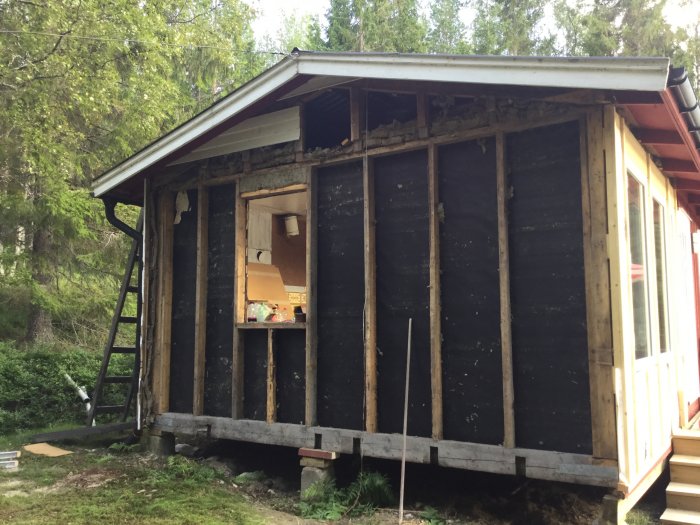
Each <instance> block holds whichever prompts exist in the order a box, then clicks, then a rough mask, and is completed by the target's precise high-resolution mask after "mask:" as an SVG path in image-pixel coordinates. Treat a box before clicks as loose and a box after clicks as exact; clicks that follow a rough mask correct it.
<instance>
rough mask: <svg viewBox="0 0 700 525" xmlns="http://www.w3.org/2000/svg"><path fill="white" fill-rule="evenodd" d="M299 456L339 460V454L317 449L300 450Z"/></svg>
mask: <svg viewBox="0 0 700 525" xmlns="http://www.w3.org/2000/svg"><path fill="white" fill-rule="evenodd" d="M299 456H301V457H303V458H316V459H326V460H334V459H338V453H337V452H333V451H332V450H319V449H317V448H300V449H299Z"/></svg>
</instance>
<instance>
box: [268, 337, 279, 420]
mask: <svg viewBox="0 0 700 525" xmlns="http://www.w3.org/2000/svg"><path fill="white" fill-rule="evenodd" d="M276 367H277V365H276V363H275V331H274V330H273V329H271V328H270V329H269V330H268V331H267V415H266V421H267V422H268V423H274V422H275V421H276V420H277V373H276V371H275V369H276Z"/></svg>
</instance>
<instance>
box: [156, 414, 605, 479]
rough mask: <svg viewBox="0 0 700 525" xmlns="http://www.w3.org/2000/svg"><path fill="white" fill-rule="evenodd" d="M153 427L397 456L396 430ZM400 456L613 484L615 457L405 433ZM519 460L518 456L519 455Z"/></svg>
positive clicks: (207, 424)
mask: <svg viewBox="0 0 700 525" xmlns="http://www.w3.org/2000/svg"><path fill="white" fill-rule="evenodd" d="M154 428H155V429H158V430H161V431H163V432H178V433H183V434H196V433H197V432H198V430H201V429H205V428H206V429H209V435H210V436H211V437H212V438H214V439H234V440H240V441H248V442H252V443H262V444H268V445H282V446H286V447H294V448H315V446H314V445H315V444H316V443H317V442H318V441H320V442H321V449H322V450H326V451H329V452H338V453H341V454H343V453H347V454H352V453H353V451H354V449H355V447H356V446H357V445H356V444H357V443H358V442H359V447H360V452H361V454H362V455H363V456H366V457H376V458H383V459H393V460H399V459H401V456H402V452H403V436H402V435H401V434H385V433H371V432H366V431H361V430H348V429H339V428H326V427H318V426H306V425H295V424H290V423H266V422H264V421H253V420H249V419H231V418H228V417H214V416H193V415H191V414H176V413H170V412H169V413H167V414H160V415H158V416H156V420H155V422H154ZM405 450H406V459H407V461H411V462H413V463H431V461H434V459H435V455H436V454H437V461H438V465H440V466H443V467H450V468H460V469H469V470H478V471H482V472H492V473H496V474H510V475H514V474H515V473H516V468H515V464H516V458H523V459H524V464H525V476H527V477H529V478H534V479H545V480H551V481H563V482H569V483H580V484H584V485H597V486H602V487H610V488H615V487H617V483H618V476H619V472H618V469H617V462H616V461H611V460H600V459H597V458H593V457H592V456H590V455H584V454H572V453H565V452H554V451H546V450H534V449H525V448H511V449H509V448H505V447H502V446H500V445H486V444H481V443H462V442H459V441H449V440H434V439H432V438H427V437H416V436H407V438H406V449H405ZM521 461H522V460H521Z"/></svg>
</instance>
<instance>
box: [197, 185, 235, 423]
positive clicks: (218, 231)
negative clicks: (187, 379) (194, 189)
mask: <svg viewBox="0 0 700 525" xmlns="http://www.w3.org/2000/svg"><path fill="white" fill-rule="evenodd" d="M235 203H236V186H235V185H234V184H227V185H224V186H217V187H216V188H212V189H211V190H210V191H209V239H208V261H207V327H206V330H207V335H206V341H207V345H206V354H205V365H204V413H205V414H206V415H208V416H222V417H230V416H231V384H232V375H231V374H232V372H231V369H232V365H233V278H234V272H235V247H236V242H235V229H236V225H235V216H234V208H235Z"/></svg>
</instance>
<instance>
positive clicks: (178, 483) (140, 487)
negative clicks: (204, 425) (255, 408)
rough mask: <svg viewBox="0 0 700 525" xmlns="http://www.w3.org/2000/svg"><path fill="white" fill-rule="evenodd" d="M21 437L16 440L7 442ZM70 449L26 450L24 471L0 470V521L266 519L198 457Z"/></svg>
mask: <svg viewBox="0 0 700 525" xmlns="http://www.w3.org/2000/svg"><path fill="white" fill-rule="evenodd" d="M21 440H22V439H21V437H19V436H13V437H12V438H9V439H8V438H5V441H4V442H5V443H6V444H8V443H11V444H16V443H18V442H21ZM17 448H19V447H17ZM64 448H67V449H69V450H73V452H74V453H73V454H71V455H69V456H63V457H59V458H47V457H43V456H35V455H33V454H29V453H26V452H25V453H23V455H22V457H21V458H20V470H19V471H18V472H14V473H0V523H3V524H4V523H8V524H27V525H30V524H31V525H34V524H37V525H44V524H55V523H71V524H94V523H100V524H107V525H109V524H132V523H133V524H140V523H153V524H161V523H162V524H166V523H167V524H172V523H181V524H190V523H191V524H207V525H209V524H212V525H213V524H231V523H233V524H242V525H248V524H262V523H265V522H266V520H265V519H264V517H263V516H262V515H261V514H260V511H259V510H258V509H256V508H255V507H254V506H253V505H251V504H250V503H248V502H247V501H246V500H245V499H244V497H243V496H242V495H241V494H240V493H239V492H237V490H236V489H235V488H234V486H233V484H232V483H231V482H230V481H228V480H225V479H224V478H223V477H222V476H221V475H219V474H218V473H217V472H216V471H215V470H213V469H211V468H209V467H208V466H205V465H202V464H200V463H198V462H196V461H194V460H190V459H187V458H183V457H181V456H173V457H170V458H168V459H167V460H163V459H159V458H155V457H154V456H151V455H147V454H142V453H139V452H133V450H122V449H119V450H109V449H107V448H98V449H93V450H85V449H77V448H73V447H70V446H67V447H64Z"/></svg>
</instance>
